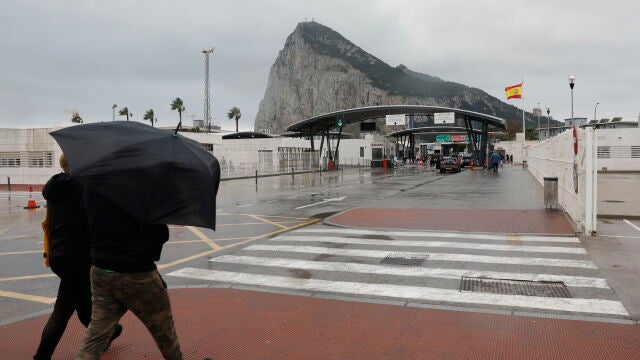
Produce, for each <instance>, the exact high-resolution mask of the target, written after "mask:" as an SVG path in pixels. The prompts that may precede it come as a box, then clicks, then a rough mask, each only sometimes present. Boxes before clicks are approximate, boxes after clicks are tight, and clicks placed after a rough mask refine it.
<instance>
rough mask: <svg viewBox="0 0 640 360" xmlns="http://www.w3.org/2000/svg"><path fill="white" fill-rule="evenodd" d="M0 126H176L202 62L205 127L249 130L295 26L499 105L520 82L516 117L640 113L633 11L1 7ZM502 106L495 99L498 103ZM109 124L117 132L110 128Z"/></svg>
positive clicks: (234, 4)
mask: <svg viewBox="0 0 640 360" xmlns="http://www.w3.org/2000/svg"><path fill="white" fill-rule="evenodd" d="M0 9H1V10H0V127H19V128H29V127H52V126H53V125H54V124H56V123H60V122H64V121H68V119H70V117H71V115H70V112H71V111H73V110H77V111H79V112H80V115H81V116H82V117H83V118H84V119H85V122H96V121H108V120H110V119H111V118H112V109H111V107H112V105H113V104H117V105H118V109H120V108H122V107H123V106H128V107H129V110H130V111H131V112H132V113H133V114H134V116H133V118H132V119H133V120H137V121H142V117H143V115H144V113H145V112H146V110H148V109H153V110H154V111H155V113H156V116H157V117H158V119H159V124H160V125H163V126H169V125H175V124H177V118H178V115H177V113H175V112H172V111H171V110H170V105H169V104H170V103H171V101H172V100H173V99H174V98H176V97H181V98H182V99H183V100H184V103H185V106H186V112H185V114H186V115H187V116H186V117H185V124H186V125H191V119H192V115H195V118H196V119H201V118H202V116H203V101H204V100H203V99H204V56H203V54H202V53H201V50H202V49H204V48H208V47H211V46H215V52H214V54H213V55H212V57H211V65H210V71H211V75H210V83H211V109H212V110H211V113H212V117H213V121H214V122H215V123H219V124H221V125H222V128H223V129H228V130H232V129H233V128H234V127H235V122H234V121H232V120H228V119H227V117H226V113H227V111H228V110H229V109H230V108H231V107H233V106H238V107H239V108H240V109H241V111H242V114H243V115H242V118H241V119H240V128H241V129H252V128H253V123H254V119H255V115H256V112H257V110H258V104H259V102H260V100H261V99H262V97H263V95H264V91H265V88H266V85H267V78H268V75H269V70H270V68H271V65H272V64H273V63H274V61H275V59H276V57H277V55H278V51H279V50H280V49H282V47H283V45H284V42H285V40H286V37H287V36H288V35H289V34H290V33H291V32H292V31H293V30H294V28H295V27H296V24H297V23H298V22H301V21H304V20H305V19H308V20H311V19H312V18H313V19H314V20H315V21H317V22H319V23H321V24H324V25H326V26H328V27H330V28H332V29H334V30H335V31H337V32H339V33H340V34H342V35H343V36H344V37H346V38H347V39H349V40H351V41H352V42H353V43H355V44H356V45H358V46H360V47H361V48H362V49H364V50H365V51H367V52H369V53H371V54H373V55H375V56H377V57H378V58H380V59H381V60H383V61H385V62H386V63H388V64H389V65H391V66H397V65H399V64H405V65H406V66H407V67H409V68H410V69H412V70H414V71H418V72H421V73H425V74H429V75H435V76H438V77H440V78H442V79H445V80H449V81H455V82H459V83H462V84H465V85H468V86H473V87H477V88H480V89H482V90H484V91H486V92H488V93H489V94H491V95H493V96H495V97H497V98H499V99H504V98H505V97H504V87H505V86H509V85H514V84H517V83H519V82H520V80H521V79H522V78H524V100H523V101H520V100H515V101H514V100H510V101H511V103H512V104H514V105H516V106H518V107H522V106H524V107H525V108H526V109H527V110H528V111H531V109H532V108H533V107H535V106H536V105H537V103H540V105H541V106H542V107H543V108H544V107H545V106H546V105H549V106H550V107H551V115H552V116H553V117H554V118H556V119H564V118H566V117H570V116H571V92H570V90H569V85H568V81H567V77H568V75H570V74H575V75H576V85H575V89H574V109H575V111H574V112H575V116H576V117H588V118H592V117H593V113H594V107H595V104H596V103H597V102H599V103H600V105H599V107H598V114H597V115H598V116H597V117H598V118H601V117H613V116H623V117H624V118H625V119H626V120H637V119H638V114H639V113H640V91H639V86H640V16H639V14H640V2H637V1H628V0H622V1H620V0H609V1H590V0H586V1H585V0H580V1H574V0H571V1H568V0H563V1H557V0H536V1H534V0H529V1H520V0H510V1H488V0H477V1H469V0H465V1H462V0H443V1H435V0H429V1H424V0H422V1H398V0H395V1H391V0H378V1H346V0H341V1H340V0H339V1H333V0H323V1H313V2H312V1H285V0H281V1H275V0H263V1H258V0H255V1H245V0H232V1H212V0H203V1H195V0H194V1H192V0H183V1H175V0H174V1H166V0H138V1H135V0H128V1H121V0H111V1H93V0H59V1H53V0H52V1H42V0H0ZM505 101H506V100H505ZM116 117H117V118H120V119H123V118H122V117H118V116H117V115H116Z"/></svg>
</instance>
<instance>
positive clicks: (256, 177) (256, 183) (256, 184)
mask: <svg viewBox="0 0 640 360" xmlns="http://www.w3.org/2000/svg"><path fill="white" fill-rule="evenodd" d="M256 185H258V170H257V169H256Z"/></svg>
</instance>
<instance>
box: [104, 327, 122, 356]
mask: <svg viewBox="0 0 640 360" xmlns="http://www.w3.org/2000/svg"><path fill="white" fill-rule="evenodd" d="M120 334H122V325H120V324H117V325H116V329H115V330H113V335H111V340H109V344H107V347H106V348H105V349H104V350H105V351H107V349H109V348H110V347H111V343H112V342H113V340H115V339H117V338H118V337H119V336H120Z"/></svg>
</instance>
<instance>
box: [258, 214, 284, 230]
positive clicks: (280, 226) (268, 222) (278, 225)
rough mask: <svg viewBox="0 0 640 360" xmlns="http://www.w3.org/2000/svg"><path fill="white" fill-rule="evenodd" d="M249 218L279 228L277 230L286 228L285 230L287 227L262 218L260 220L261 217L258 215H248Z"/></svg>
mask: <svg viewBox="0 0 640 360" xmlns="http://www.w3.org/2000/svg"><path fill="white" fill-rule="evenodd" d="M249 216H251V217H252V218H254V219H256V220H260V221H264V222H265V223H267V224H271V225H273V226H277V227H279V228H281V229H286V228H287V226H285V225H282V224H278V223H277V222H273V221H271V220H267V219H263V218H261V217H260V216H258V215H249Z"/></svg>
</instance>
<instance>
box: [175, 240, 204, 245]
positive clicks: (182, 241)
mask: <svg viewBox="0 0 640 360" xmlns="http://www.w3.org/2000/svg"><path fill="white" fill-rule="evenodd" d="M201 242H202V240H176V241H167V245H180V244H189V243H201Z"/></svg>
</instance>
